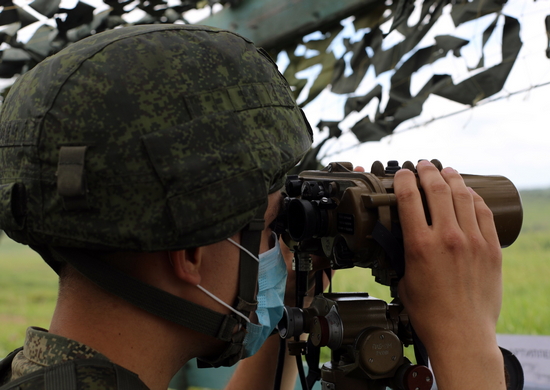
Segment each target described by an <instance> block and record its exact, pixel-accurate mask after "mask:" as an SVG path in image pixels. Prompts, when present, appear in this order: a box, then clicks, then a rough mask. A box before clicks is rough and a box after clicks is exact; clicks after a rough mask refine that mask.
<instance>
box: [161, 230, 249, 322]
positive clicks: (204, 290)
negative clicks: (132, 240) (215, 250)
mask: <svg viewBox="0 0 550 390" xmlns="http://www.w3.org/2000/svg"><path fill="white" fill-rule="evenodd" d="M228 240H229V241H231V242H232V243H233V244H235V245H237V246H238V247H240V248H241V249H242V250H244V251H246V252H247V253H248V254H250V255H251V256H252V254H251V253H250V252H249V251H247V250H246V249H244V248H242V247H241V246H240V245H239V244H237V243H236V242H235V241H233V240H231V239H230V238H228ZM252 257H253V258H254V259H256V257H254V256H252ZM168 260H169V261H170V264H171V265H172V267H173V266H174V261H173V260H172V254H171V253H170V252H168ZM256 260H258V259H256ZM197 287H198V288H199V290H201V291H202V292H203V293H205V294H206V295H208V296H209V297H210V298H212V299H213V300H215V301H216V302H218V303H219V304H220V305H222V306H225V307H226V308H228V309H229V310H231V311H232V312H233V313H235V314H237V315H238V316H240V317H242V318H243V319H244V320H245V321H246V322H250V319H249V318H248V317H246V316H245V315H243V314H242V313H240V312H238V311H237V310H235V309H233V308H232V307H231V306H229V305H228V304H227V303H225V302H224V301H222V300H221V299H220V298H218V297H217V296H215V295H214V294H212V293H211V292H210V291H208V290H207V289H205V288H204V287H202V286H201V285H200V284H197Z"/></svg>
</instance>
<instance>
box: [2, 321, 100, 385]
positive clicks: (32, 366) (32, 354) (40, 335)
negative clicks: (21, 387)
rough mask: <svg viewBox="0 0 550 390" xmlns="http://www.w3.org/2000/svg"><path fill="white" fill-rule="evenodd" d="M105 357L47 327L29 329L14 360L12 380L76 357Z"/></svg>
mask: <svg viewBox="0 0 550 390" xmlns="http://www.w3.org/2000/svg"><path fill="white" fill-rule="evenodd" d="M92 358H96V359H104V360H108V359H107V358H106V357H105V356H103V355H102V354H101V353H99V352H97V351H96V350H94V349H93V348H90V347H88V346H86V345H84V344H82V343H79V342H78V341H74V340H71V339H67V338H65V337H61V336H57V335H54V334H51V333H48V331H46V330H45V329H41V328H37V327H30V328H28V329H27V334H26V336H25V344H24V345H23V350H22V351H21V352H19V353H18V354H17V355H16V356H15V358H14V359H13V362H12V372H11V380H15V379H18V378H20V377H22V376H24V375H27V374H30V373H31V372H34V371H37V370H40V369H42V368H44V367H49V366H53V365H55V364H60V363H64V362H66V361H68V360H75V359H92Z"/></svg>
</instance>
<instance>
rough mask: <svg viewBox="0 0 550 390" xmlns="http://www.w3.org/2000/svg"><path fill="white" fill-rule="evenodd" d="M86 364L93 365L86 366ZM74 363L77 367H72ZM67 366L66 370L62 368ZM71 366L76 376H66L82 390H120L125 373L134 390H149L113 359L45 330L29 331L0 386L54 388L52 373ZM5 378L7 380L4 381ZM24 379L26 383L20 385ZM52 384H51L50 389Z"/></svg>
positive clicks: (0, 377) (32, 329)
mask: <svg viewBox="0 0 550 390" xmlns="http://www.w3.org/2000/svg"><path fill="white" fill-rule="evenodd" d="M91 359H93V360H91ZM83 362H84V363H86V362H90V363H93V364H82V363H83ZM71 363H75V364H74V365H70V364H71ZM63 364H65V366H61V365H63ZM67 365H69V367H71V370H72V372H73V373H75V375H74V376H73V377H71V376H69V375H67V373H66V372H65V373H64V374H65V376H66V377H67V378H71V380H73V381H74V383H75V384H76V388H78V389H82V390H84V389H89V390H107V389H117V388H119V384H120V382H119V381H120V376H121V375H120V373H121V372H124V376H130V377H131V378H132V379H133V381H132V385H133V387H132V388H136V389H139V388H142V389H147V387H146V386H145V385H144V384H143V383H142V382H141V381H140V380H139V379H138V378H137V376H136V375H135V374H133V373H131V372H129V371H127V370H125V369H123V368H122V367H119V366H116V365H115V364H113V363H111V362H110V361H109V359H107V358H106V357H105V356H104V355H102V354H101V353H99V352H97V351H95V350H94V349H92V348H90V347H88V346H86V345H84V344H81V343H79V342H77V341H74V340H70V339H67V338H65V337H61V336H57V335H53V334H50V333H48V332H47V331H46V330H44V329H40V328H33V327H31V328H28V329H27V335H26V338H25V344H24V346H23V349H22V350H21V351H20V352H18V353H17V355H15V357H14V358H13V360H12V362H11V372H7V373H6V372H3V370H0V386H1V385H3V384H4V385H6V387H5V389H12V388H13V389H18V390H27V389H29V390H31V389H33V390H35V389H42V388H51V387H48V386H51V383H52V382H53V381H52V377H51V372H52V370H54V369H56V368H59V367H67ZM2 368H5V367H2ZM6 374H7V375H6ZM3 376H5V377H4V378H2V377H3ZM117 377H118V378H117ZM20 378H21V379H22V381H18V380H19V379H20ZM54 380H55V379H54ZM48 381H49V383H48V385H46V382H48ZM2 382H4V383H2ZM53 383H55V382H53ZM2 389H4V387H3V388H2Z"/></svg>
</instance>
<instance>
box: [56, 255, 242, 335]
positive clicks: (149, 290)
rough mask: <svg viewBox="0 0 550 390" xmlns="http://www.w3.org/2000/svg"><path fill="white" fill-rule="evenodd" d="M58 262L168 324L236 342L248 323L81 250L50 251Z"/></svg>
mask: <svg viewBox="0 0 550 390" xmlns="http://www.w3.org/2000/svg"><path fill="white" fill-rule="evenodd" d="M48 249H49V252H50V253H51V255H52V256H53V257H54V258H55V260H57V261H64V262H67V263H69V264H70V265H71V266H73V267H74V268H75V269H76V270H77V271H78V272H80V273H81V274H82V275H84V276H86V277H87V278H88V279H90V280H91V281H92V282H94V283H95V284H97V285H98V286H99V287H101V288H103V289H104V290H107V291H109V292H110V293H112V294H114V295H116V296H118V297H120V298H122V299H124V300H126V301H127V302H130V303H132V304H133V305H135V306H137V307H139V308H141V309H143V310H145V311H147V312H149V313H151V314H153V315H156V316H158V317H161V318H164V319H166V320H168V321H171V322H174V323H176V324H179V325H182V326H185V327H187V328H189V329H192V330H195V331H197V332H200V333H203V334H206V335H209V336H212V337H215V338H217V339H218V340H221V341H226V342H232V339H233V334H234V332H235V328H236V327H237V325H239V324H240V323H244V322H245V321H244V320H242V319H240V318H238V317H237V316H235V315H234V314H228V315H225V314H221V313H218V312H216V311H214V310H210V309H208V308H205V307H203V306H200V305H197V304H196V303H193V302H190V301H187V300H185V299H183V298H180V297H177V296H175V295H172V294H170V293H168V292H166V291H164V290H161V289H159V288H157V287H154V286H151V285H149V284H147V283H144V282H142V281H141V280H138V279H136V278H133V277H131V276H129V275H127V274H125V273H123V272H121V271H119V270H118V269H116V268H115V267H113V266H112V265H110V264H109V263H108V262H104V261H101V260H99V259H97V258H95V257H93V256H90V255H87V254H86V253H84V252H83V251H82V250H80V249H74V248H59V247H55V248H53V247H49V248H48Z"/></svg>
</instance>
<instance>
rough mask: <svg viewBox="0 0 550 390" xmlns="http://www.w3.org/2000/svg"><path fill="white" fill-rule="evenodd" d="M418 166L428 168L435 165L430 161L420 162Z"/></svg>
mask: <svg viewBox="0 0 550 390" xmlns="http://www.w3.org/2000/svg"><path fill="white" fill-rule="evenodd" d="M418 165H419V166H425V167H428V166H430V165H433V164H432V163H431V162H429V161H428V160H420V161H418Z"/></svg>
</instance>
